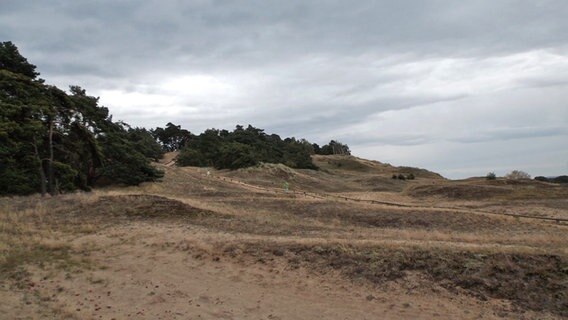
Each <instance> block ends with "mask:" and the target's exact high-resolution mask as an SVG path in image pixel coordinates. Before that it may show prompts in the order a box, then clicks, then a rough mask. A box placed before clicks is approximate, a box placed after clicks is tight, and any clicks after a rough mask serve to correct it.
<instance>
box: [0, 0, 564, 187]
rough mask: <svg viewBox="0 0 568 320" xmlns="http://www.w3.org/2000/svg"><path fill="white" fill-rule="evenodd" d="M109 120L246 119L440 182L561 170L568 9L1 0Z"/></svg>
mask: <svg viewBox="0 0 568 320" xmlns="http://www.w3.org/2000/svg"><path fill="white" fill-rule="evenodd" d="M8 40H10V41H12V42H14V43H15V44H16V45H17V46H18V47H19V48H20V51H21V53H22V54H23V55H24V56H25V57H27V58H28V60H29V61H30V62H32V63H34V64H35V65H37V66H38V70H39V71H40V73H41V77H42V78H44V79H46V80H47V82H48V83H51V84H55V85H57V86H59V87H60V88H67V87H68V86H69V85H72V84H76V85H80V86H82V87H83V88H85V89H87V93H89V94H91V95H95V96H99V97H100V102H101V103H102V104H103V105H105V106H107V107H108V108H109V109H110V110H111V113H112V114H113V115H114V119H115V120H124V121H126V122H127V123H130V124H131V125H134V126H144V127H148V128H149V127H156V126H164V125H165V124H166V123H167V122H170V121H171V122H174V123H176V124H180V125H182V127H184V128H187V129H189V130H190V131H192V132H194V133H199V132H201V131H203V130H204V129H206V128H211V127H215V128H227V129H230V128H234V126H235V125H236V124H244V125H247V124H249V123H250V124H252V125H253V126H255V127H260V128H264V129H265V130H266V132H268V133H278V134H280V135H281V136H295V137H298V138H307V139H308V140H310V141H313V142H317V143H319V144H324V143H326V142H328V141H329V140H330V139H338V140H340V141H342V142H344V143H347V144H348V145H349V146H350V147H351V150H352V151H353V153H354V154H355V155H357V156H360V157H365V158H370V159H375V160H379V161H382V162H389V163H391V164H394V165H410V166H418V167H424V168H428V169H431V170H434V171H437V172H440V173H441V174H442V175H444V176H446V177H449V178H463V177H468V176H474V175H478V176H479V175H485V174H486V173H487V172H489V171H494V172H496V173H497V174H498V175H503V174H505V173H507V172H509V171H511V170H514V169H519V170H525V171H527V172H528V173H530V174H531V175H533V176H535V175H558V174H568V1H566V0H550V1H547V0H541V1H539V0H525V1H514V0H499V1H495V0H475V1H474V0H471V1H454V0H445V1H443V0H424V1H414V0H408V1H404V0H391V1H386V0H383V1H378V0H377V1H355V2H351V1H345V0H340V1H289V0H287V1H268V0H259V1H206V0H203V1H181V0H178V1H175V0H171V1H166V0H160V1H126V0H124V1H119V0H101V1H88V2H87V1H74V0H67V1H62V0H61V1H52V0H37V1H24V0H17V1H15V0H1V1H0V41H8Z"/></svg>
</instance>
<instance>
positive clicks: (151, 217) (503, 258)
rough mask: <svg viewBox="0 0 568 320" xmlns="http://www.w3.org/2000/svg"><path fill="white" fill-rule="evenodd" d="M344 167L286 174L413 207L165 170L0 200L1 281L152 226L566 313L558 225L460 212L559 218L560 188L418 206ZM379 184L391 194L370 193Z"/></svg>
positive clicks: (211, 246)
mask: <svg viewBox="0 0 568 320" xmlns="http://www.w3.org/2000/svg"><path fill="white" fill-rule="evenodd" d="M350 165H353V166H354V167H353V168H351V167H349V166H347V165H346V166H347V168H346V167H343V169H341V170H343V171H342V172H337V171H331V168H330V169H329V170H330V171H329V172H317V173H314V172H304V171H301V170H300V171H290V172H288V171H286V172H287V173H288V174H290V176H289V177H288V178H289V179H290V180H291V181H292V182H293V183H291V186H293V187H295V186H296V185H298V187H299V188H305V189H304V190H311V189H317V188H318V186H320V185H326V184H329V183H332V182H333V181H340V180H343V179H346V180H344V181H343V182H337V183H336V184H334V186H340V187H341V188H343V187H346V188H347V191H349V190H355V191H356V192H358V193H357V194H356V195H358V196H360V197H362V198H368V199H385V198H388V197H391V198H392V199H397V200H398V201H408V200H409V199H412V201H415V203H420V204H422V205H423V207H422V208H394V207H389V206H381V205H370V204H364V203H354V202H342V201H334V200H332V199H325V200H316V199H308V198H305V197H294V196H293V195H290V194H277V193H267V192H263V191H262V190H258V189H254V188H251V187H250V186H247V185H239V184H234V183H231V182H227V181H222V180H220V179H217V178H215V177H214V176H213V177H208V176H207V175H206V171H204V170H201V169H197V168H175V167H172V168H170V167H164V168H165V169H166V176H165V177H164V181H163V182H160V183H150V184H143V185H142V186H140V187H131V188H122V189H117V188H107V189H102V190H98V191H96V192H94V193H89V194H72V195H65V196H60V197H56V198H43V199H42V198H40V197H15V198H0V281H2V282H5V283H10V284H11V285H13V286H22V285H25V283H26V281H27V279H28V278H29V276H30V271H29V270H30V266H37V267H40V268H51V269H54V270H80V269H82V268H86V267H89V265H90V263H91V262H89V260H88V254H85V252H87V253H88V252H89V251H92V250H97V247H99V249H100V247H101V246H102V245H101V244H96V243H95V244H93V247H90V248H83V249H81V248H78V247H77V246H73V245H70V243H72V242H73V239H78V238H81V237H83V236H85V235H90V234H93V233H101V232H104V231H105V230H108V229H111V228H112V227H113V226H117V225H132V226H138V225H153V226H156V225H157V226H167V228H173V227H179V228H192V229H191V230H192V232H195V230H199V232H201V233H199V234H198V233H187V237H188V238H189V239H190V240H187V241H186V242H184V246H197V247H204V248H205V247H206V248H207V250H205V251H207V252H210V253H211V254H216V253H218V252H222V253H224V254H225V255H227V256H229V257H237V256H238V257H239V259H240V258H243V257H248V258H251V259H253V261H259V262H258V263H264V262H266V261H271V260H273V259H281V260H282V259H283V260H284V262H285V263H286V264H287V265H288V267H290V268H295V267H305V268H307V269H309V270H313V271H315V272H318V273H320V274H325V273H326V272H330V271H334V272H340V273H341V274H342V275H343V276H344V277H346V278H348V279H350V280H355V281H356V282H365V283H371V284H373V285H379V286H382V285H384V284H385V283H389V282H397V283H398V282H404V281H412V280H409V279H411V278H410V275H411V274H414V273H419V274H420V275H421V277H422V279H424V282H423V283H420V284H418V285H421V286H426V287H427V286H434V285H441V286H443V287H445V288H448V289H450V288H452V287H459V288H460V289H459V290H461V291H460V292H462V291H463V292H465V293H467V294H470V295H474V296H476V297H478V298H479V299H486V298H500V299H508V300H511V301H513V302H514V303H516V304H517V305H518V306H519V308H525V309H531V310H545V311H547V312H552V313H555V314H557V315H561V316H566V315H567V314H566V310H568V306H567V305H566V301H568V297H567V296H566V292H568V287H567V286H568V263H567V259H568V245H567V244H568V232H567V231H568V227H567V226H563V225H555V224H551V223H546V222H535V221H527V220H519V219H514V218H510V217H502V216H495V215H486V214H478V213H473V212H472V211H471V210H470V208H487V210H493V211H497V210H501V209H502V208H505V207H506V208H507V210H509V209H510V210H520V209H523V210H527V208H533V209H534V210H535V211H536V210H540V209H538V208H542V207H543V206H544V205H545V204H547V203H548V204H550V205H551V206H552V207H553V208H554V210H557V211H559V212H564V213H565V212H567V211H568V210H567V209H568V208H566V207H565V206H564V204H565V202H563V201H562V200H559V199H558V198H554V197H555V195H556V192H564V191H562V190H564V189H555V188H552V189H546V188H548V187H545V189H542V190H540V189H539V190H537V191H534V190H533V187H534V186H532V185H529V186H527V185H480V186H479V188H480V189H479V190H482V191H480V192H492V190H494V189H495V188H497V189H499V190H501V189H504V190H509V191H510V190H512V191H511V192H513V193H515V194H516V196H519V197H520V196H522V197H525V198H523V199H522V200H519V201H510V200H507V199H500V198H499V197H500V196H501V195H497V194H498V193H499V192H497V193H495V194H492V195H491V197H490V198H491V199H493V200H491V201H485V200H480V199H481V198H484V197H481V196H480V195H479V194H477V191H476V190H478V189H477V187H476V185H475V184H474V183H473V182H467V183H459V184H458V185H459V186H460V187H459V192H461V193H464V194H465V196H458V197H455V198H452V197H450V196H448V195H447V194H446V195H445V196H443V195H440V194H436V195H435V196H434V197H433V196H432V194H427V195H424V197H425V198H424V199H426V200H425V201H421V200H419V199H417V198H410V197H408V196H406V195H404V194H401V193H400V192H394V191H392V190H395V189H396V190H399V191H400V190H402V186H408V185H411V183H408V182H398V181H397V182H392V181H390V180H388V183H390V184H387V182H386V180H381V179H383V178H380V176H379V175H375V176H372V177H371V178H366V177H364V175H368V173H369V171H368V170H371V169H372V170H379V169H380V168H381V167H384V168H386V169H389V168H390V167H388V166H387V165H382V164H378V163H363V164H361V166H362V167H360V166H359V165H357V164H353V163H351V164H350ZM342 166H343V165H342ZM365 168H367V169H365ZM368 168H371V169H368ZM280 169H281V168H280V167H278V166H276V167H270V168H268V169H267V172H262V170H260V171H258V170H257V169H254V170H251V171H250V172H248V173H247V174H245V173H244V172H233V173H227V172H215V171H213V175H215V176H217V175H226V176H229V175H230V176H233V177H238V176H240V175H241V176H243V177H244V176H246V179H247V181H248V182H249V183H251V184H258V185H263V184H267V185H268V182H270V179H272V177H274V176H277V175H278V174H280V173H278V170H280ZM347 169H349V170H347ZM386 169H385V170H386ZM391 169H392V168H390V169H389V170H391ZM359 171H360V172H359ZM345 172H347V173H345ZM294 179H295V180H294ZM373 179H374V180H373ZM302 183H305V185H302ZM420 183H422V182H420V181H419V182H417V183H416V184H417V185H418V184H420ZM380 184H384V185H385V186H386V187H385V189H389V190H391V191H388V192H384V191H381V192H373V191H372V190H373V188H375V189H376V188H378V187H377V185H380ZM398 184H400V185H398ZM432 186H434V187H435V188H434V187H432ZM446 187H448V188H454V187H455V184H454V183H452V182H445V181H443V180H440V181H437V182H435V183H432V184H431V185H429V186H428V187H427V188H426V187H424V188H425V189H424V190H429V191H427V192H430V191H431V190H445V189H444V188H446ZM537 187H538V186H537ZM334 188H335V187H334ZM341 188H340V189H341ZM330 189H333V188H330ZM409 190H422V189H420V188H419V187H411V189H409ZM452 190H454V191H455V190H456V189H452ZM468 190H469V191H468ZM488 190H489V191H488ZM519 190H520V191H519ZM527 190H532V192H533V193H535V192H536V193H537V194H539V197H540V198H539V199H540V200H538V201H537V200H530V199H527V197H528V195H529V193H528V191H527ZM550 190H553V191H550ZM558 190H561V191H558ZM331 191H333V190H331ZM335 191H338V190H335ZM344 191H345V190H344ZM454 191H452V192H454ZM509 191H507V192H509ZM444 192H446V191H444ZM467 192H471V194H469V195H468V194H467ZM550 192H552V193H550ZM533 193H530V194H533ZM547 195H552V196H551V197H552V198H550V199H549V198H546V196H547ZM516 196H515V197H516ZM468 197H469V198H468ZM458 198H459V199H463V198H467V199H470V200H469V201H467V202H463V201H462V202H459V201H457V200H455V199H458ZM531 201H532V202H531ZM553 204H554V205H553ZM442 205H444V206H445V205H451V206H454V207H456V208H459V210H458V209H448V208H441V206H442ZM427 206H432V207H431V208H427ZM535 214H538V212H535ZM133 228H134V227H133ZM183 230H187V229H183ZM184 232H185V231H184ZM184 235H185V233H184ZM109 237H110V236H109ZM112 237H117V238H119V239H123V238H124V240H123V241H122V240H121V241H122V242H121V244H122V245H125V246H128V245H129V243H130V242H129V241H131V242H135V241H138V240H139V239H138V238H136V236H135V235H128V234H116V235H112ZM105 250H106V249H105ZM108 250H112V247H109V248H108ZM255 263H256V262H255ZM87 280H88V281H89V282H90V283H98V282H100V281H103V280H101V279H100V278H92V279H87Z"/></svg>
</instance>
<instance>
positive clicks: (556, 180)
mask: <svg viewBox="0 0 568 320" xmlns="http://www.w3.org/2000/svg"><path fill="white" fill-rule="evenodd" d="M534 179H535V180H538V181H544V182H551V183H568V176H558V177H554V178H549V177H534Z"/></svg>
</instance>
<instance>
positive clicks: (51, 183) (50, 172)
mask: <svg viewBox="0 0 568 320" xmlns="http://www.w3.org/2000/svg"><path fill="white" fill-rule="evenodd" d="M48 175H49V193H50V194H51V195H52V196H54V195H55V185H54V182H55V181H54V174H53V119H49V167H48Z"/></svg>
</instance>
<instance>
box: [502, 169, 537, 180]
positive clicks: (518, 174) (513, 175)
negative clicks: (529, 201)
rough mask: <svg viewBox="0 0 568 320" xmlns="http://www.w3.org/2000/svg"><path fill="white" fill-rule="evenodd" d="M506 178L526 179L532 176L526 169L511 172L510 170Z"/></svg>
mask: <svg viewBox="0 0 568 320" xmlns="http://www.w3.org/2000/svg"><path fill="white" fill-rule="evenodd" d="M505 178H507V179H509V180H524V179H530V178H531V176H530V174H528V173H526V172H524V171H520V170H513V171H511V172H509V173H508V174H507V175H506V176H505Z"/></svg>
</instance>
